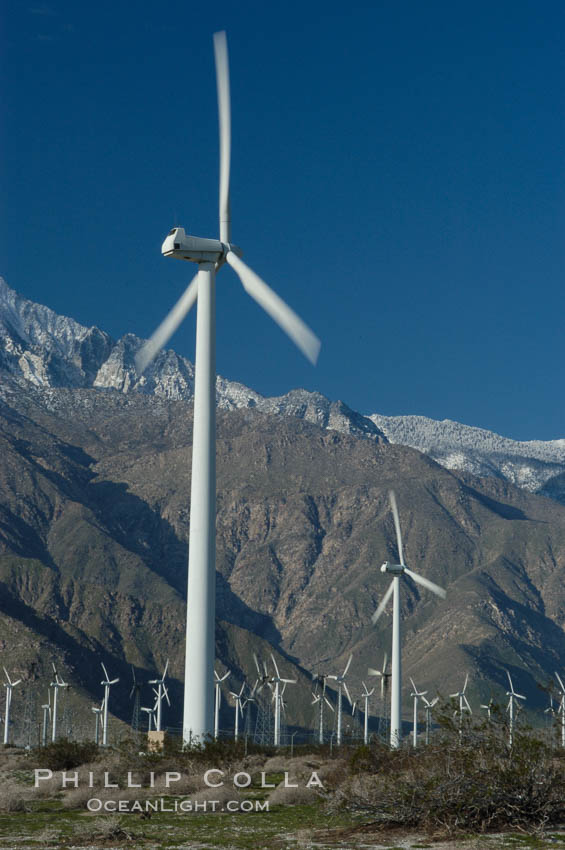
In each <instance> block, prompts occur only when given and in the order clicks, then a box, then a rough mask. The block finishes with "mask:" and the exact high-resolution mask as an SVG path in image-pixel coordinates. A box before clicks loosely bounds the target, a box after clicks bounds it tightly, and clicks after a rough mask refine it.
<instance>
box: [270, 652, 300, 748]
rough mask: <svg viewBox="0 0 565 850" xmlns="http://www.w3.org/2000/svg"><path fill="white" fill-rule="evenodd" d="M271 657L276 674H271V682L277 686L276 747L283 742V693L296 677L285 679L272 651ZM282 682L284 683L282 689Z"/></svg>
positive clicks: (274, 698)
mask: <svg viewBox="0 0 565 850" xmlns="http://www.w3.org/2000/svg"><path fill="white" fill-rule="evenodd" d="M271 658H272V659H273V666H274V668H275V675H274V676H271V684H272V685H274V686H275V693H274V695H273V700H274V703H275V729H274V741H273V743H274V745H275V747H278V746H280V742H281V707H282V701H283V699H282V698H283V693H284V689H285V687H286V685H295V684H296V682H297V680H296V679H283V678H282V677H281V674H280V673H279V668H278V667H277V662H276V661H275V656H274V655H273V653H272V652H271ZM281 684H282V685H283V688H282V691H281V687H280V686H281Z"/></svg>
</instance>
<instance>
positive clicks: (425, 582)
mask: <svg viewBox="0 0 565 850" xmlns="http://www.w3.org/2000/svg"><path fill="white" fill-rule="evenodd" d="M404 572H405V573H406V575H407V576H410V578H411V579H412V580H413V581H415V582H416V584H421V585H422V587H427V588H428V590H431V591H432V593H435V595H436V596H441V598H442V599H445V597H446V595H447V594H446V591H445V590H444V589H443V587H440V586H439V584H434V583H433V581H430V580H429V578H424V577H423V576H420V575H418V573H414V572H412V570H409V569H408V567H404Z"/></svg>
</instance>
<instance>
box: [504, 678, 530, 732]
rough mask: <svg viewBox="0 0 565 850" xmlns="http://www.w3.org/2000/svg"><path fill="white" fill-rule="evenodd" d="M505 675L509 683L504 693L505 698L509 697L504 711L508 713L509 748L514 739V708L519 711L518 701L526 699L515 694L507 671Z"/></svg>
mask: <svg viewBox="0 0 565 850" xmlns="http://www.w3.org/2000/svg"><path fill="white" fill-rule="evenodd" d="M506 675H507V676H508V681H509V683H510V690H509V691H506V696H507V697H510V699H509V700H508V705H507V706H506V711H507V712H508V745H509V746H510V747H511V746H512V743H513V739H514V711H515V708H518V710H519V709H520V703H519V702H518V700H519V699H523V700H525V699H526V697H524V696H522V694H517V693H516V691H515V690H514V685H513V684H512V679H511V678H510V673H509V672H508V670H507V671H506Z"/></svg>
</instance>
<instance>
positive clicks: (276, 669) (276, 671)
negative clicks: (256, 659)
mask: <svg viewBox="0 0 565 850" xmlns="http://www.w3.org/2000/svg"><path fill="white" fill-rule="evenodd" d="M271 658H272V659H273V665H274V668H275V673H276V674H277V679H280V677H281V674H280V673H279V668H278V667H277V662H276V661H275V656H274V655H273V653H272V652H271Z"/></svg>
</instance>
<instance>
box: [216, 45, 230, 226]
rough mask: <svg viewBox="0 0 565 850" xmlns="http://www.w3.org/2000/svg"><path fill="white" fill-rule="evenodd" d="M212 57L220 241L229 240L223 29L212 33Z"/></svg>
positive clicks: (226, 71) (227, 106)
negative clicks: (218, 136) (215, 108)
mask: <svg viewBox="0 0 565 850" xmlns="http://www.w3.org/2000/svg"><path fill="white" fill-rule="evenodd" d="M214 58H215V60H216V85H217V89H218V118H219V124H220V239H221V241H222V242H229V241H230V240H231V233H230V230H231V220H230V218H231V217H230V158H231V107H230V72H229V63H228V42H227V39H226V33H225V32H224V31H222V32H215V33H214Z"/></svg>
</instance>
